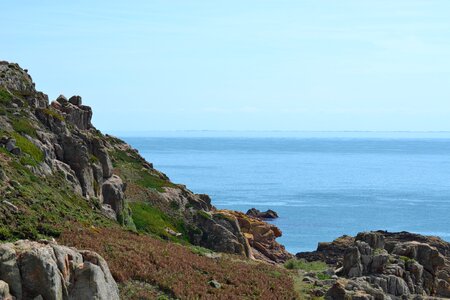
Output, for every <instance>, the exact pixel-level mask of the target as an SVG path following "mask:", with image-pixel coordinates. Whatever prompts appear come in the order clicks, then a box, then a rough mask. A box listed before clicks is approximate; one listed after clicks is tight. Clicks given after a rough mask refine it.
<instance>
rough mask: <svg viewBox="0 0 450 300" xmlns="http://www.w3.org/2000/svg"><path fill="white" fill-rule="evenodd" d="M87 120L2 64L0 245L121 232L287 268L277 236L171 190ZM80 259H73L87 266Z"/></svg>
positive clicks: (179, 188) (74, 104)
mask: <svg viewBox="0 0 450 300" xmlns="http://www.w3.org/2000/svg"><path fill="white" fill-rule="evenodd" d="M92 114H93V112H92V109H91V108H90V107H89V106H86V105H84V103H83V99H82V98H81V97H80V96H77V95H75V96H71V97H65V96H63V95H60V96H59V97H57V98H56V99H55V100H53V101H49V99H48V96H47V95H46V94H44V93H42V92H40V91H38V90H36V87H35V84H34V82H33V81H32V78H31V76H30V75H29V74H28V71H27V70H24V69H22V68H20V67H19V65H17V64H14V63H8V62H5V61H0V181H1V185H0V199H1V201H0V220H1V221H0V223H1V224H0V240H3V241H16V240H18V239H30V240H40V239H47V240H48V239H50V238H53V237H54V238H58V237H60V235H61V233H64V232H67V231H68V230H70V229H71V228H73V227H74V226H83V227H85V226H92V227H102V228H103V227H110V228H114V227H115V226H122V228H124V229H129V230H132V231H134V232H139V233H142V234H147V235H150V236H156V237H158V238H162V239H165V240H169V241H174V242H177V243H182V244H187V245H198V246H202V247H205V248H208V249H211V250H213V251H217V252H223V253H230V254H238V255H240V256H242V257H247V258H251V259H257V260H262V261H265V262H270V263H278V262H283V261H285V260H286V259H288V258H290V254H289V253H287V251H285V249H284V247H283V246H281V245H279V244H278V243H277V242H276V240H275V239H276V238H277V237H279V236H280V235H281V231H280V230H279V229H278V228H276V227H275V226H272V225H270V224H268V223H265V222H263V221H261V220H258V219H256V218H253V217H249V216H245V215H244V214H240V213H237V212H232V211H220V210H217V209H216V208H215V207H214V206H213V205H212V204H211V200H210V198H209V197H208V196H207V195H202V194H195V193H193V192H191V191H190V190H188V189H187V188H186V187H185V186H183V185H178V184H174V183H172V182H171V181H170V180H169V178H168V177H167V176H166V175H165V174H163V173H161V172H159V171H158V170H156V169H154V168H153V165H152V164H151V163H149V162H147V161H146V160H145V159H144V158H142V157H141V156H140V155H139V153H138V151H137V150H135V149H133V148H132V147H131V146H130V145H128V144H126V143H125V142H124V141H122V140H120V139H118V138H115V137H113V136H109V135H103V134H102V133H101V132H100V131H99V130H97V129H96V128H95V127H94V126H93V124H92V122H91V119H92ZM8 245H9V244H8ZM30 245H31V244H30ZM35 246H36V247H37V248H38V249H41V250H42V249H46V250H45V251H44V250H42V251H44V252H45V253H47V254H48V253H50V254H48V255H47V254H45V255H47V256H46V257H47V258H48V259H52V260H53V261H54V262H55V264H56V265H58V264H60V262H58V258H56V260H55V259H54V257H51V258H49V255H50V256H51V255H53V254H51V253H53V252H55V250H54V249H55V247H56V246H53V245H47V246H45V247H41V246H39V245H38V244H33V247H35ZM5 247H6V246H5ZM8 247H10V248H11V247H12V248H11V249H15V248H14V247H16V246H11V245H9V246H8ZM30 247H31V246H30ZM52 249H53V250H52ZM41 250H39V251H41ZM11 251H12V250H11ZM39 251H38V252H39ZM52 251H53V252H52ZM45 255H44V256H45ZM80 255H82V254H80ZM80 255H77V256H76V257H75V256H74V255H72V256H71V258H70V259H72V260H75V261H76V263H77V264H78V263H79V262H84V261H85V260H86V259H87V258H85V257H84V256H83V255H82V256H80ZM44 256H43V258H42V259H47V258H45V257H44ZM17 260H18V261H19V263H18V264H19V265H20V261H21V260H20V258H19V257H18V258H17ZM51 264H53V263H51ZM55 270H56V269H55ZM75 271H76V270H75ZM75 271H74V272H75ZM55 272H56V271H55ZM58 272H60V273H64V272H63V271H61V270H59V271H58ZM58 272H57V273H58ZM76 272H78V271H76ZM86 272H87V271H86ZM92 272H94V273H95V272H96V271H92ZM55 274H56V273H55ZM58 274H59V273H58ZM77 274H78V273H77ZM53 275H54V274H53ZM53 275H52V276H53ZM63 275H64V274H63ZM55 276H56V275H55ZM58 276H61V274H59V275H58ZM64 276H65V275H64ZM64 276H63V277H64ZM70 276H71V278H74V277H73V276H75V275H73V276H72V275H70ZM1 279H2V278H1V274H0V280H1ZM66 279H67V278H65V277H64V278H62V281H64V280H66ZM17 280H19V279H17ZM30 280H33V282H34V280H35V279H33V278H21V279H20V281H21V282H23V283H24V286H25V285H26V284H31V283H30V282H28V281H30ZM36 280H37V279H36ZM43 280H44V279H43ZM45 280H47V279H45ZM48 280H49V281H52V282H53V281H55V282H56V281H59V278H58V279H57V280H54V278H53V279H48ZM4 281H5V280H4ZM66 281H67V280H66ZM5 282H6V283H8V284H9V288H10V291H11V293H12V294H13V295H16V297H18V296H17V295H19V294H17V293H18V290H17V289H16V288H15V287H12V286H11V285H10V282H8V281H5ZM36 282H37V281H36ZM33 284H34V283H33ZM36 284H37V283H36ZM57 289H58V291H55V293H57V294H58V295H59V294H60V293H63V294H64V295H66V296H67V297H69V298H70V297H71V296H70V293H69V290H68V289H67V286H64V284H63V285H62V288H61V289H60V288H59V287H58V288H57ZM6 290H7V289H6V288H5V291H6ZM75 290H77V289H76V288H75ZM5 293H6V292H5ZM31 293H32V294H33V295H34V294H35V292H34V291H33V292H30V294H31ZM36 293H37V292H36ZM36 295H37V294H36ZM66 296H65V297H66ZM43 297H44V299H53V298H52V297H53V296H43ZM58 297H59V296H58ZM58 297H56V298H55V299H59V298H58ZM110 299H114V298H110Z"/></svg>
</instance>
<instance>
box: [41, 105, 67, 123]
mask: <svg viewBox="0 0 450 300" xmlns="http://www.w3.org/2000/svg"><path fill="white" fill-rule="evenodd" d="M42 112H43V113H44V114H46V115H48V116H52V117H53V118H55V119H58V120H60V121H61V122H64V117H63V116H62V115H60V114H59V113H57V112H56V111H54V110H52V109H50V108H44V109H43V110H42Z"/></svg>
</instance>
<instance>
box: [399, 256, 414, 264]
mask: <svg viewBox="0 0 450 300" xmlns="http://www.w3.org/2000/svg"><path fill="white" fill-rule="evenodd" d="M400 259H401V260H403V262H404V263H405V264H406V263H409V262H415V261H416V260H415V259H414V258H410V257H407V256H400Z"/></svg>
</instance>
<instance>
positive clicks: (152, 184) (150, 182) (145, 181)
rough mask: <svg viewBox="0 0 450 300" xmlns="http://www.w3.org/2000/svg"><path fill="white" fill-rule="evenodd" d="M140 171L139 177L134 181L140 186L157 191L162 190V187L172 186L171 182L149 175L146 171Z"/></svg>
mask: <svg viewBox="0 0 450 300" xmlns="http://www.w3.org/2000/svg"><path fill="white" fill-rule="evenodd" d="M140 173H141V179H139V180H138V181H136V183H137V184H138V185H140V186H142V187H145V188H150V189H155V190H157V191H158V192H164V189H163V188H164V187H174V184H173V183H171V182H169V181H167V180H163V179H161V178H159V177H156V176H154V175H151V174H149V173H148V172H147V171H141V172H140Z"/></svg>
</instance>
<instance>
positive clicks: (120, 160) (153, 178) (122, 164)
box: [109, 150, 176, 193]
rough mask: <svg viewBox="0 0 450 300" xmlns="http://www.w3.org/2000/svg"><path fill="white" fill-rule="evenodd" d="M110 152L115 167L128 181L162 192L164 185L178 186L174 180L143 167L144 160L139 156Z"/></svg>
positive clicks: (116, 151) (123, 152) (119, 151)
mask: <svg viewBox="0 0 450 300" xmlns="http://www.w3.org/2000/svg"><path fill="white" fill-rule="evenodd" d="M109 154H110V156H111V157H112V159H113V165H114V167H115V168H117V169H119V170H120V171H121V173H120V175H121V177H122V178H123V179H125V180H126V181H129V182H133V183H135V184H137V185H139V186H141V187H144V188H148V189H153V190H156V191H158V192H161V193H162V192H164V187H176V185H175V184H173V183H172V182H170V181H168V180H164V179H161V178H159V177H158V176H157V175H154V174H152V173H151V172H150V171H149V170H147V169H143V167H142V162H140V160H139V159H138V158H137V157H134V156H133V155H131V156H130V153H128V152H125V151H121V150H115V151H111V152H110V153H109Z"/></svg>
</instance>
